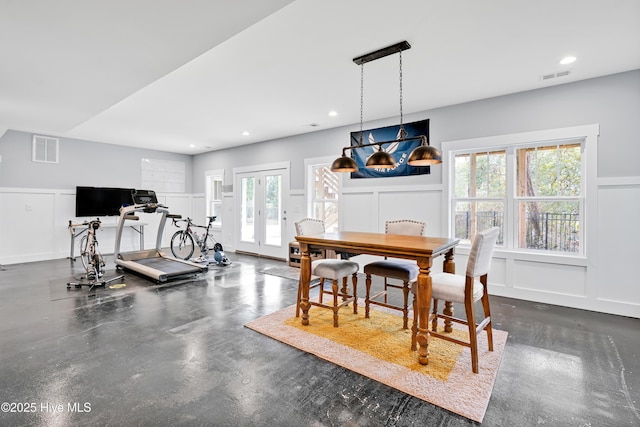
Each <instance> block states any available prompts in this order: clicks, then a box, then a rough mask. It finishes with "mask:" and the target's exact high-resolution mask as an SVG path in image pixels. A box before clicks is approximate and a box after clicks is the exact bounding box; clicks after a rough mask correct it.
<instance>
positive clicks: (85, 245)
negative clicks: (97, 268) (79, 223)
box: [80, 236, 92, 272]
mask: <svg viewBox="0 0 640 427" xmlns="http://www.w3.org/2000/svg"><path fill="white" fill-rule="evenodd" d="M80 260H81V261H82V266H83V267H84V270H85V271H86V272H89V267H91V261H92V260H91V254H90V253H89V239H88V238H87V236H82V239H80Z"/></svg>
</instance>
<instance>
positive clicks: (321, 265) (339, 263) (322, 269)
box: [311, 259, 360, 280]
mask: <svg viewBox="0 0 640 427" xmlns="http://www.w3.org/2000/svg"><path fill="white" fill-rule="evenodd" d="M359 268H360V266H359V265H358V263H357V262H353V261H347V260H342V259H318V260H315V261H313V262H312V263H311V274H312V275H314V276H318V277H324V278H325V279H330V280H339V279H342V278H343V277H348V276H349V275H351V274H356V273H357V272H358V269H359Z"/></svg>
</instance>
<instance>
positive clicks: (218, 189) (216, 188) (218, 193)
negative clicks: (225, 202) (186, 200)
mask: <svg viewBox="0 0 640 427" xmlns="http://www.w3.org/2000/svg"><path fill="white" fill-rule="evenodd" d="M212 187H213V188H212V193H213V194H212V195H213V200H222V180H220V179H215V178H214V180H213V182H212Z"/></svg>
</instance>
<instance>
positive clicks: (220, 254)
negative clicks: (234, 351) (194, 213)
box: [171, 216, 231, 266]
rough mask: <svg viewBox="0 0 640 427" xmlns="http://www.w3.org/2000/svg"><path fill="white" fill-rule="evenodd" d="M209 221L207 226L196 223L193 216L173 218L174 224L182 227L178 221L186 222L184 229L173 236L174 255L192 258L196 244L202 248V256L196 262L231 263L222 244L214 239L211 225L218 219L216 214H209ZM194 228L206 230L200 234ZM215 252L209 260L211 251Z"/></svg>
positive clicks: (172, 251)
mask: <svg viewBox="0 0 640 427" xmlns="http://www.w3.org/2000/svg"><path fill="white" fill-rule="evenodd" d="M207 218H208V219H209V222H208V223H207V225H206V226H204V225H197V224H194V222H193V220H192V219H191V218H188V217H187V219H176V218H173V219H172V221H173V225H174V226H176V227H180V225H179V224H178V223H180V222H184V223H186V227H185V228H184V230H178V231H176V232H175V233H173V236H171V253H172V254H173V256H174V257H176V258H179V259H184V260H190V259H191V256H192V255H193V253H194V251H195V248H196V245H197V247H198V249H200V257H198V258H196V259H194V260H193V261H196V262H209V263H213V262H215V263H217V264H218V265H225V266H226V265H229V264H231V261H230V260H229V258H227V257H226V255H225V254H224V248H223V247H222V244H220V243H219V242H217V241H216V239H214V237H213V235H212V234H211V226H212V224H213V222H214V221H215V220H216V218H217V217H216V216H208V217H207ZM194 228H204V229H205V230H206V231H205V232H204V233H202V235H199V234H198V233H197V232H196V231H195V230H194ZM210 251H213V252H214V256H213V258H214V260H213V261H210V260H209V252H210Z"/></svg>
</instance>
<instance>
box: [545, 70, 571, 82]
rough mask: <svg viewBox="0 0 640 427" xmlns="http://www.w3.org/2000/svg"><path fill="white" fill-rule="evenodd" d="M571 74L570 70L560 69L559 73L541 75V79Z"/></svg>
mask: <svg viewBox="0 0 640 427" xmlns="http://www.w3.org/2000/svg"><path fill="white" fill-rule="evenodd" d="M569 74H571V71H569V70H566V71H560V72H558V73H551V74H543V75H542V76H540V80H542V81H545V80H551V79H556V78H558V77H565V76H568V75H569Z"/></svg>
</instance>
